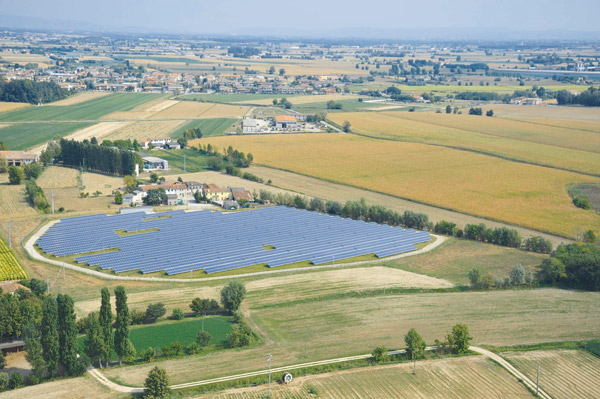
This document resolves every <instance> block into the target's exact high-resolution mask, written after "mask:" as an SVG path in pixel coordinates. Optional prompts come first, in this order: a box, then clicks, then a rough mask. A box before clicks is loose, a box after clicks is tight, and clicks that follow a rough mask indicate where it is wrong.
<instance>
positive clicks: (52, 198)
mask: <svg viewBox="0 0 600 399" xmlns="http://www.w3.org/2000/svg"><path fill="white" fill-rule="evenodd" d="M51 193H52V214H53V215H54V190H52V192H51Z"/></svg>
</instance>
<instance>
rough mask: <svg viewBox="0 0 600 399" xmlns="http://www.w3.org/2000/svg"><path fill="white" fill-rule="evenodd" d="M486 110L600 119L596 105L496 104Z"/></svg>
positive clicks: (511, 114)
mask: <svg viewBox="0 0 600 399" xmlns="http://www.w3.org/2000/svg"><path fill="white" fill-rule="evenodd" d="M482 108H483V109H484V111H486V110H488V109H493V110H494V114H495V115H497V116H499V117H502V118H551V119H554V118H556V119H576V120H583V121H600V112H598V109H597V108H595V107H567V106H546V107H545V106H527V105H511V104H494V105H486V106H484V107H482Z"/></svg>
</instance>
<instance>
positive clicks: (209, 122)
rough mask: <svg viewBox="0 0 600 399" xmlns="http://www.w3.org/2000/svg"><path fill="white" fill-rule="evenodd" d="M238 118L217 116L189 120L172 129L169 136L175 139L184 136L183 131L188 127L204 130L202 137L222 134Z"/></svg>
mask: <svg viewBox="0 0 600 399" xmlns="http://www.w3.org/2000/svg"><path fill="white" fill-rule="evenodd" d="M236 121H237V119H234V118H215V119H201V120H194V121H190V122H187V123H186V124H185V125H183V126H180V127H178V128H177V129H175V130H174V131H172V132H171V133H170V134H169V136H170V137H171V138H173V139H178V138H180V137H182V136H183V132H184V131H185V130H187V129H198V128H199V129H200V130H202V137H210V136H222V135H223V134H224V133H225V132H226V131H227V129H229V127H230V126H231V125H233V124H234V123H235V122H236Z"/></svg>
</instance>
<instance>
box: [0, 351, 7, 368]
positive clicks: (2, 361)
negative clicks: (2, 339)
mask: <svg viewBox="0 0 600 399" xmlns="http://www.w3.org/2000/svg"><path fill="white" fill-rule="evenodd" d="M4 367H6V359H5V358H4V354H3V353H2V351H1V350H0V370H2V369H3V368H4Z"/></svg>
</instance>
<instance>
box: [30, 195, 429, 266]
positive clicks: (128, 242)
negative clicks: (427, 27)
mask: <svg viewBox="0 0 600 399" xmlns="http://www.w3.org/2000/svg"><path fill="white" fill-rule="evenodd" d="M157 217H163V218H162V219H156V218H157ZM152 228H158V229H159V231H155V232H151V233H143V234H137V235H130V236H124V237H121V236H119V235H118V234H116V233H115V232H114V230H117V229H125V230H126V231H130V232H131V231H139V230H145V229H152ZM426 241H429V235H428V234H427V233H423V232H415V231H413V230H403V229H401V228H398V227H396V228H391V227H389V226H386V225H377V224H375V223H366V222H363V221H354V220H351V219H343V218H340V217H332V216H329V215H327V214H319V213H316V212H308V211H299V210H296V209H291V208H285V207H273V208H265V209H261V210H253V211H246V212H237V213H230V214H222V213H219V212H208V211H201V212H190V213H186V212H183V211H174V212H166V213H161V214H154V215H146V214H142V213H138V214H135V213H134V214H126V215H118V216H107V215H105V214H104V215H91V216H85V217H79V218H70V219H64V220H62V221H61V222H60V223H57V224H56V225H54V226H53V227H52V228H50V229H49V231H48V233H47V234H46V235H45V236H43V237H42V238H41V239H40V240H39V242H38V243H39V245H40V246H41V247H42V249H43V250H44V251H46V252H47V253H53V254H54V255H56V256H63V255H73V254H78V253H85V252H93V251H100V250H106V249H110V248H119V251H116V252H110V253H103V254H97V255H87V256H81V257H78V258H77V261H78V262H87V263H89V264H91V265H98V266H100V267H101V268H103V269H112V270H113V271H115V272H117V273H118V272H122V271H127V270H137V269H139V270H141V271H142V272H143V273H151V272H154V271H159V270H165V271H166V272H167V273H168V274H177V273H182V272H186V271H190V270H199V269H203V270H205V271H206V272H207V273H214V272H218V271H222V270H230V269H235V268H238V267H244V266H249V265H254V264H264V263H266V264H268V265H269V266H270V267H277V266H281V265H284V264H289V263H295V262H299V261H306V260H310V261H312V262H313V263H314V264H319V263H326V262H330V261H336V260H340V259H345V258H348V257H354V256H359V255H364V254H369V253H375V254H376V255H377V256H380V257H382V256H389V255H393V254H396V253H401V252H405V251H410V250H414V249H415V247H414V245H415V244H418V243H421V242H426ZM264 245H274V246H275V249H274V250H270V251H266V250H265V249H264V248H263V246H264Z"/></svg>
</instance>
